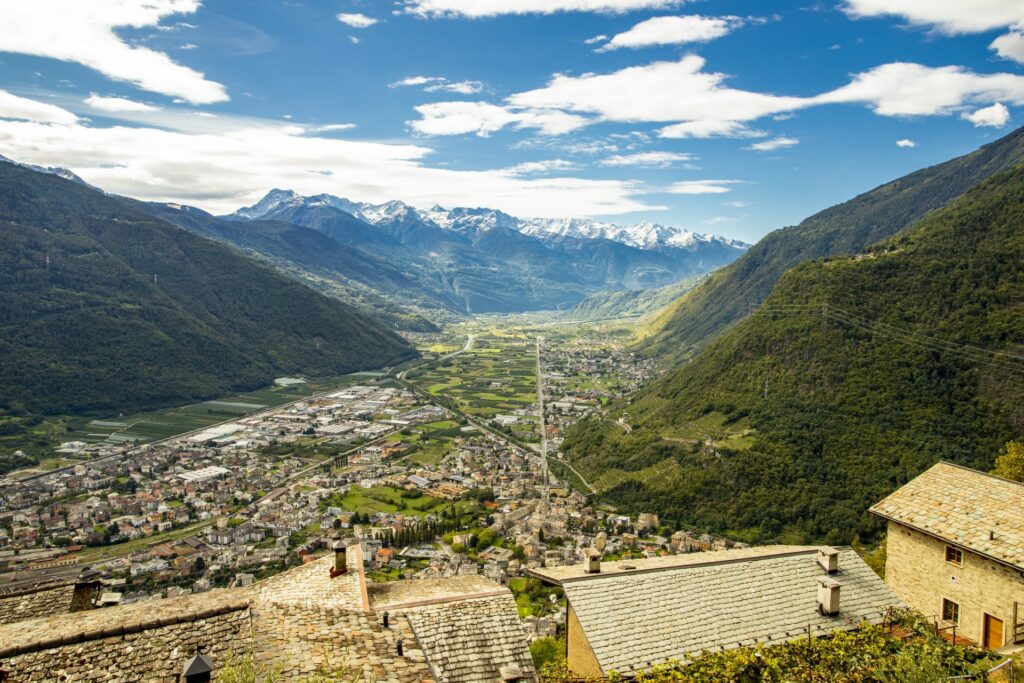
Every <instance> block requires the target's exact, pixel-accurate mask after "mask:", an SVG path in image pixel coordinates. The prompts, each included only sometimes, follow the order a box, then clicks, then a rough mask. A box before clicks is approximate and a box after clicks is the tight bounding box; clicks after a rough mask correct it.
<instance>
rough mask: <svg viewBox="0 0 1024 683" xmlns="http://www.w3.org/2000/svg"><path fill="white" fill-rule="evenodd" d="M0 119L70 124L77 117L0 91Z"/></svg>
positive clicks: (60, 109)
mask: <svg viewBox="0 0 1024 683" xmlns="http://www.w3.org/2000/svg"><path fill="white" fill-rule="evenodd" d="M0 119H20V120H22V121H38V122H40V123H62V124H70V123H74V122H75V121H77V120H78V117H77V116H75V115H74V114H72V113H71V112H69V111H68V110H67V109H62V108H61V107H58V106H56V105H53V104H46V103H45V102H37V101H36V100H30V99H28V98H26V97H18V96H17V95H12V94H11V93H9V92H7V91H6V90H0Z"/></svg>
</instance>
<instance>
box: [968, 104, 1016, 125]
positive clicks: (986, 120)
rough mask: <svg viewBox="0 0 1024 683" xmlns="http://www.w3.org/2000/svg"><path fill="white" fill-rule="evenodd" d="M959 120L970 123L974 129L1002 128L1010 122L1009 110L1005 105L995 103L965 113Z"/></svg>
mask: <svg viewBox="0 0 1024 683" xmlns="http://www.w3.org/2000/svg"><path fill="white" fill-rule="evenodd" d="M960 118H962V119H965V120H967V121H970V122H971V123H973V124H974V125H975V127H980V126H991V127H992V128H1002V127H1003V126H1005V125H1006V124H1008V123H1009V122H1010V110H1009V109H1007V108H1006V105H1005V104H1003V103H1001V102H996V103H995V104H993V105H992V106H991V107H985V108H984V109H979V110H977V111H975V112H972V113H970V114H968V113H966V112H965V113H963V114H961V115H960Z"/></svg>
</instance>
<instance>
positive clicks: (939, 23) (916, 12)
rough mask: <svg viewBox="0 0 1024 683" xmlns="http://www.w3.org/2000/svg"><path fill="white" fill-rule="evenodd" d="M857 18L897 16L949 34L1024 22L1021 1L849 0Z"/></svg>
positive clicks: (846, 9) (984, 29)
mask: <svg viewBox="0 0 1024 683" xmlns="http://www.w3.org/2000/svg"><path fill="white" fill-rule="evenodd" d="M843 9H844V10H845V11H846V12H847V14H849V15H850V16H853V17H858V18H860V17H880V16H896V17H901V18H903V19H905V20H907V21H908V22H909V23H911V24H913V25H915V26H929V27H934V28H936V29H938V30H939V31H942V32H943V33H947V34H957V33H981V32H984V31H991V30H992V29H997V28H1002V27H1005V26H1013V25H1014V24H1018V23H1021V22H1024V3H1021V2H1020V0H847V2H846V5H845V6H844V7H843Z"/></svg>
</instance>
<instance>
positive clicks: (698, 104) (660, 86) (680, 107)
mask: <svg viewBox="0 0 1024 683" xmlns="http://www.w3.org/2000/svg"><path fill="white" fill-rule="evenodd" d="M704 65H705V61H704V59H703V58H702V57H699V56H697V55H687V56H685V57H683V58H681V59H680V60H678V61H674V62H653V63H651V64H647V65H643V66H633V67H627V68H625V69H622V70H620V71H615V72H612V73H608V74H583V75H581V76H566V75H563V74H556V75H555V76H554V78H552V79H551V81H550V82H549V83H548V84H547V86H545V87H543V88H538V89H536V90H530V91H528V92H523V93H519V94H517V95H513V96H512V97H510V98H509V103H511V104H512V105H514V106H519V107H531V108H551V109H566V110H573V111H577V112H587V113H593V114H598V115H599V116H600V117H601V118H602V119H604V120H608V121H626V122H631V121H648V122H665V123H668V122H684V121H741V122H742V121H750V120H753V119H757V118H760V117H762V116H766V115H768V114H774V113H778V112H783V111H790V110H793V109H797V108H800V107H804V106H809V105H810V102H809V101H808V100H806V99H803V98H799V97H777V96H775V95H766V94H761V93H756V92H750V91H746V90H737V89H734V88H730V87H728V86H726V85H725V80H726V76H725V75H724V74H720V73H712V72H705V71H703V69H704Z"/></svg>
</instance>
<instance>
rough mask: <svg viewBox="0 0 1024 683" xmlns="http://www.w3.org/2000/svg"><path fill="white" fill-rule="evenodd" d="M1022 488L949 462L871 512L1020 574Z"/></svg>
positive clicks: (1023, 551) (1022, 563) (1023, 540)
mask: <svg viewBox="0 0 1024 683" xmlns="http://www.w3.org/2000/svg"><path fill="white" fill-rule="evenodd" d="M1022 501H1024V484H1021V483H1018V482H1015V481H1010V480H1008V479H1002V478H1000V477H996V476H993V475H991V474H985V473H983V472H978V471H976V470H972V469H968V468H966V467H960V466H959V465H953V464H951V463H947V462H940V463H938V464H937V465H934V466H933V467H931V468H930V469H928V470H927V471H925V472H924V473H923V474H921V475H920V476H918V477H916V478H915V479H912V480H911V481H910V482H908V483H907V484H906V485H905V486H903V487H901V488H899V489H897V490H896V491H895V492H894V493H892V494H890V495H889V496H888V497H887V498H885V499H884V500H882V501H881V502H880V503H877V504H876V505H874V506H872V508H871V512H873V513H875V514H876V515H879V516H880V517H884V518H886V519H889V520H892V521H894V522H898V523H900V524H904V525H906V526H909V527H912V528H914V529H917V530H918V531H922V532H924V533H926V534H930V535H932V536H937V537H938V538H941V539H943V540H945V541H949V542H950V543H952V544H954V545H958V546H961V547H963V548H966V549H968V550H971V551H974V552H976V553H978V554H980V555H984V556H986V557H990V558H992V559H994V560H996V561H998V562H1002V563H1005V564H1008V565H1010V566H1012V567H1015V568H1017V569H1024V502H1022Z"/></svg>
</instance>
